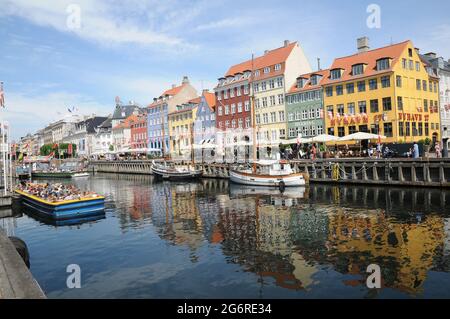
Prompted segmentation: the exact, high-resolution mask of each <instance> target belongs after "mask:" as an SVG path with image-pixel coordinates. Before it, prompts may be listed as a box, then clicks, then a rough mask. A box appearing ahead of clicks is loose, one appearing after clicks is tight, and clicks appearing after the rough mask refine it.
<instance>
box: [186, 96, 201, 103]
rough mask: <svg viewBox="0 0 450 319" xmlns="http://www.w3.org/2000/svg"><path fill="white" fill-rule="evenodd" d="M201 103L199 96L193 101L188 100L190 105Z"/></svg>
mask: <svg viewBox="0 0 450 319" xmlns="http://www.w3.org/2000/svg"><path fill="white" fill-rule="evenodd" d="M201 101H202V97H201V96H199V97H196V98H195V99H192V100H190V101H189V102H188V103H191V104H200V102H201Z"/></svg>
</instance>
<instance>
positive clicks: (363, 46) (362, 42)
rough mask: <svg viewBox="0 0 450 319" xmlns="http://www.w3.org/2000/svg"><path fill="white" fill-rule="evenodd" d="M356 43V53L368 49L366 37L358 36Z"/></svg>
mask: <svg viewBox="0 0 450 319" xmlns="http://www.w3.org/2000/svg"><path fill="white" fill-rule="evenodd" d="M357 44H358V53H364V52H367V51H369V50H370V47H369V38H368V37H362V38H359V39H358V40H357Z"/></svg>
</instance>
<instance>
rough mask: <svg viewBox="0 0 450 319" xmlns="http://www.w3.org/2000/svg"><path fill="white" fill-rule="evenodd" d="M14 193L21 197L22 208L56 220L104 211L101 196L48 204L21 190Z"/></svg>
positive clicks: (103, 202) (92, 214)
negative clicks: (24, 207)
mask: <svg viewBox="0 0 450 319" xmlns="http://www.w3.org/2000/svg"><path fill="white" fill-rule="evenodd" d="M16 193H17V194H19V195H20V196H21V198H22V203H23V205H24V206H26V207H28V208H31V209H33V210H34V211H36V212H39V213H41V214H43V215H45V216H47V217H50V218H53V219H57V220H62V219H72V218H81V217H87V216H94V215H100V214H103V213H104V210H105V197H103V196H97V197H92V198H82V199H76V200H66V201H60V202H49V201H46V200H44V199H42V198H39V197H37V196H34V195H31V194H28V193H26V192H23V191H21V190H16Z"/></svg>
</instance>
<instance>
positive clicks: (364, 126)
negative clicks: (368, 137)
mask: <svg viewBox="0 0 450 319" xmlns="http://www.w3.org/2000/svg"><path fill="white" fill-rule="evenodd" d="M359 131H360V132H363V133H369V128H368V127H367V125H360V126H359Z"/></svg>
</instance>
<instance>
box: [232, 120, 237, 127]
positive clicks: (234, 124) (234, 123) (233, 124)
mask: <svg viewBox="0 0 450 319" xmlns="http://www.w3.org/2000/svg"><path fill="white" fill-rule="evenodd" d="M231 127H232V128H236V120H232V121H231Z"/></svg>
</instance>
